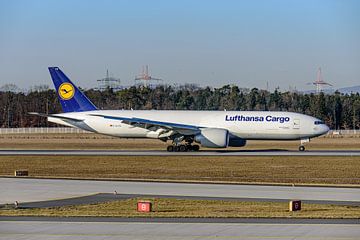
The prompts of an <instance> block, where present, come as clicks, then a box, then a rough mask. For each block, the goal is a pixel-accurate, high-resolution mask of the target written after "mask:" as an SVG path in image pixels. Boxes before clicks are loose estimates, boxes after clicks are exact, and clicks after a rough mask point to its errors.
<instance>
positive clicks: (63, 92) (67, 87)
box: [58, 83, 75, 100]
mask: <svg viewBox="0 0 360 240" xmlns="http://www.w3.org/2000/svg"><path fill="white" fill-rule="evenodd" d="M58 93H59V96H60V97H61V98H62V99H64V100H70V99H71V98H72V97H73V96H74V94H75V88H74V86H73V85H72V84H71V83H63V84H61V85H60V87H59V90H58Z"/></svg>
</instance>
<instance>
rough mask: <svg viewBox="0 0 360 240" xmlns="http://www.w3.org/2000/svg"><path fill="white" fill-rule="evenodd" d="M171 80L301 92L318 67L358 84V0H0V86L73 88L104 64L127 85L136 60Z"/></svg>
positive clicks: (339, 83) (328, 76)
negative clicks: (56, 76)
mask: <svg viewBox="0 0 360 240" xmlns="http://www.w3.org/2000/svg"><path fill="white" fill-rule="evenodd" d="M145 64H149V65H150V70H151V73H152V75H153V76H154V77H161V78H163V79H165V81H166V82H167V83H169V84H174V83H176V84H184V83H195V84H199V85H201V86H205V85H210V86H214V87H218V86H222V85H225V84H237V85H239V86H241V87H250V88H251V87H259V88H266V82H269V85H270V88H271V89H273V88H275V87H277V86H280V87H281V89H284V90H286V89H288V88H289V86H291V87H295V86H296V87H297V89H309V88H311V87H312V86H309V85H306V84H307V83H308V82H311V81H313V80H315V78H316V71H317V68H318V67H320V66H321V67H322V69H323V77H324V79H325V80H326V81H328V82H331V83H332V84H333V85H334V86H335V87H336V88H340V87H345V86H353V85H359V84H360V1H357V0H336V1H335V0H326V1H325V0H302V1H297V0H282V1H280V0H253V1H241V0H234V1H231V0H225V1H220V0H219V1H211V0H182V1H165V0H164V1H160V0H152V1H146V0H142V1H141V0H128V1H126V0H123V1H120V0H119V1H110V0H104V1H85V0H83V1H81V0H78V1H76V0H72V1H70V0H69V1H68V0H62V1H56V0H46V1H45V0H37V1H30V0H23V1H19V0H12V1H6V0H0V85H3V84H6V83H15V84H16V85H18V86H19V87H21V88H29V87H30V86H33V85H39V84H48V85H50V86H52V83H51V80H50V77H49V74H48V71H47V67H48V66H55V65H56V66H59V67H61V68H62V69H63V70H64V72H65V73H66V74H67V75H68V76H69V77H70V78H71V79H73V80H74V81H75V82H76V83H78V84H79V85H80V86H82V87H85V88H88V87H93V86H96V79H99V78H101V77H103V76H104V75H105V71H106V69H107V68H108V69H109V71H110V72H111V73H112V74H113V75H114V76H115V77H119V78H121V81H122V83H123V84H124V85H131V84H132V83H133V79H134V77H135V75H136V74H137V73H139V72H140V70H141V66H142V65H145Z"/></svg>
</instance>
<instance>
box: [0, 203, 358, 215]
mask: <svg viewBox="0 0 360 240" xmlns="http://www.w3.org/2000/svg"><path fill="white" fill-rule="evenodd" d="M137 200H138V199H129V200H122V201H114V202H107V203H101V204H91V205H78V206H71V207H58V208H45V209H12V208H8V209H0V216H1V215H2V216H5V215H6V216H62V217H70V216H104V217H105V216H106V217H211V218H215V217H263V218H265V217H266V218H280V217H281V218H360V207H356V206H337V205H325V204H304V203H303V204H302V210H301V211H299V212H289V210H288V209H289V208H288V204H287V203H275V202H241V201H218V200H216V201H212V200H179V199H149V200H152V202H153V210H154V211H153V212H151V213H139V212H137V211H136V202H137Z"/></svg>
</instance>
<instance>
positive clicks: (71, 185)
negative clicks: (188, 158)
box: [0, 178, 360, 204]
mask: <svg viewBox="0 0 360 240" xmlns="http://www.w3.org/2000/svg"><path fill="white" fill-rule="evenodd" d="M114 191H116V192H117V193H119V194H141V195H144V194H146V195H171V196H196V197H217V198H258V199H300V200H318V201H350V202H359V201H360V188H339V187H336V188H331V187H287V186H257V185H233V184H229V185H226V184H193V183H192V184H190V183H156V182H119V181H89V180H61V179H59V180H55V179H26V178H0V193H1V194H0V204H4V203H13V202H15V201H18V202H20V203H21V202H38V201H47V200H54V199H64V198H71V197H79V196H86V195H91V194H95V193H113V192H114Z"/></svg>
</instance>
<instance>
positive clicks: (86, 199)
mask: <svg viewBox="0 0 360 240" xmlns="http://www.w3.org/2000/svg"><path fill="white" fill-rule="evenodd" d="M131 198H173V199H189V200H226V201H242V202H251V201H254V202H268V201H271V202H289V199H269V198H226V197H201V196H171V195H145V194H143V195H141V194H114V193H98V194H93V195H89V196H83V197H75V198H66V199H58V200H50V201H40V202H26V203H21V204H20V205H19V206H18V207H20V208H50V207H64V206H73V205H80V204H95V203H102V202H110V201H119V200H125V199H131ZM302 202H303V203H314V204H332V205H345V206H360V201H359V202H350V201H324V200H304V201H302ZM1 206H2V205H1V204H0V207H1Z"/></svg>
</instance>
